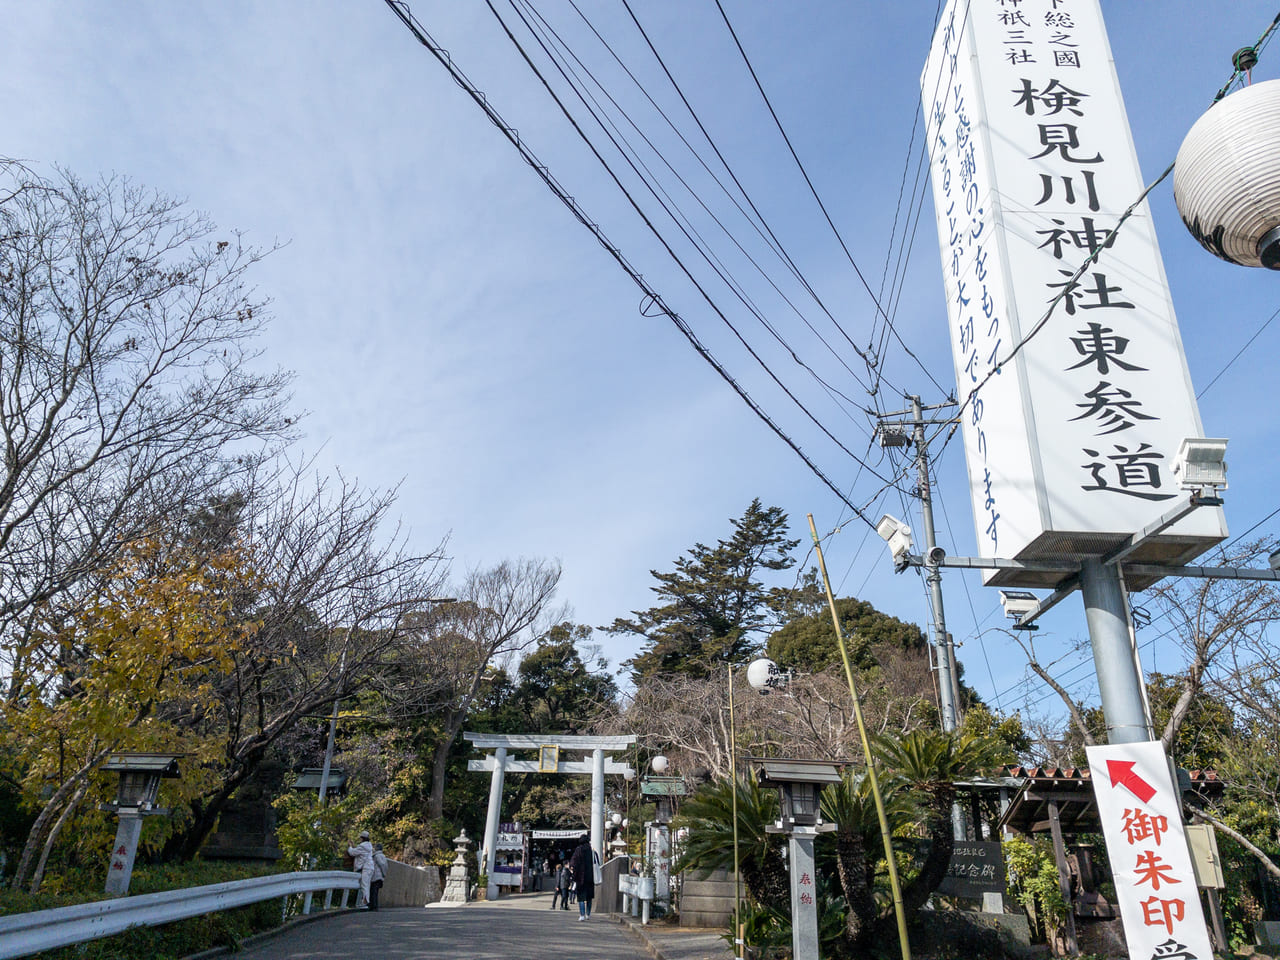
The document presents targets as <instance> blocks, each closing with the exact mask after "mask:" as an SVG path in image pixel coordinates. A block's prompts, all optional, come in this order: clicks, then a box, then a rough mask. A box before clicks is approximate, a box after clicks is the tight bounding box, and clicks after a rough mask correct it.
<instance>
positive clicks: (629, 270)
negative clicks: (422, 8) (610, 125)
mask: <svg viewBox="0 0 1280 960" xmlns="http://www.w3.org/2000/svg"><path fill="white" fill-rule="evenodd" d="M384 2H385V3H386V4H387V6H388V7H389V8H390V10H391V11H392V13H394V14H395V15H396V17H397V19H399V20H400V22H401V23H403V24H404V26H405V28H406V29H407V30H408V31H409V32H410V33H411V34H412V35H413V36H414V38H415V39H416V40H417V41H418V42H419V43H420V44H422V45H423V46H424V47H426V48H427V50H429V51H430V53H431V55H432V56H434V57H435V58H436V60H438V61H439V62H440V64H441V65H442V66H443V67H444V68H445V69H446V70H447V71H448V73H449V76H450V77H451V78H452V79H453V81H454V83H456V84H457V85H458V86H459V87H461V88H462V89H463V90H464V91H465V92H466V93H467V95H468V96H469V97H471V99H472V101H474V102H475V103H476V104H477V105H478V106H479V107H480V109H481V110H482V111H483V112H484V114H485V116H486V117H488V118H489V120H490V122H491V123H493V124H494V126H495V127H497V128H498V130H499V131H500V132H501V133H502V135H503V136H504V137H506V138H507V140H508V141H509V142H510V143H511V145H512V146H514V147H515V148H516V150H517V152H519V154H520V156H521V157H522V158H523V159H524V161H525V162H526V163H527V164H528V165H529V166H530V167H532V168H533V170H534V172H535V173H537V175H538V177H539V178H540V179H541V180H542V181H543V183H544V184H546V186H547V187H548V189H550V190H551V191H552V193H554V194H555V195H556V197H557V198H558V199H559V200H560V201H561V203H563V204H564V205H565V206H566V207H567V208H568V209H569V211H570V213H572V214H573V216H574V218H575V219H577V220H578V222H579V223H581V224H582V225H583V226H584V227H586V228H587V229H588V230H589V231H590V232H591V234H592V236H594V237H595V239H596V242H597V243H599V244H600V245H601V246H602V247H603V248H604V249H605V251H606V252H607V253H608V254H609V255H610V256H611V257H612V258H613V259H614V261H615V262H616V263H617V264H618V265H619V266H620V267H621V268H622V269H623V271H624V272H625V273H626V274H627V275H628V276H629V277H630V278H631V280H632V282H633V283H635V284H636V286H638V287H639V288H640V289H641V291H642V292H643V293H644V294H645V297H646V299H647V300H648V301H650V302H652V303H653V304H654V305H655V306H656V307H657V308H658V309H659V310H660V311H661V312H662V313H663V314H664V315H665V316H666V317H668V318H669V319H670V320H671V321H672V323H674V324H675V325H676V327H677V329H679V331H680V332H681V334H683V335H684V337H685V339H686V340H688V341H689V343H690V345H691V346H693V348H694V350H696V351H697V353H698V354H699V356H701V357H702V358H703V359H704V360H706V361H707V363H709V364H711V366H712V368H713V369H714V370H715V371H716V373H718V374H719V375H720V377H721V378H722V379H723V380H724V381H725V382H726V383H727V384H728V385H729V386H730V387H731V388H732V389H733V391H734V392H735V393H737V394H738V396H739V397H741V398H742V400H743V402H744V403H746V404H747V406H748V407H750V408H751V411H752V412H753V413H754V414H755V415H756V416H757V417H758V418H759V419H760V420H761V421H762V422H764V423H765V424H766V425H767V426H768V427H769V429H770V430H772V431H773V433H774V434H775V435H776V436H777V437H778V438H779V439H781V440H782V441H783V442H784V443H786V444H787V446H789V447H790V448H791V449H792V451H793V452H794V453H795V454H796V456H798V457H799V458H800V459H801V460H802V461H803V462H804V464H805V466H807V467H808V468H809V470H810V471H811V472H812V473H813V474H814V475H815V476H816V477H818V479H819V480H821V481H822V483H823V484H825V485H826V487H827V488H828V489H829V490H831V492H832V493H834V494H835V495H836V497H837V498H839V500H840V501H841V502H842V503H844V504H845V505H846V506H847V507H848V508H849V509H850V510H852V511H853V513H854V515H855V516H857V517H858V518H859V519H861V520H862V521H863V522H864V523H867V524H868V525H871V526H874V524H872V523H871V520H870V519H868V517H867V516H866V515H865V514H864V513H863V512H862V510H861V509H859V508H858V507H857V506H856V505H855V504H854V503H853V502H852V501H851V500H850V499H849V498H848V497H846V496H845V495H844V493H843V491H841V490H840V488H839V487H837V486H836V485H835V484H834V483H833V482H832V481H831V479H830V478H829V477H828V476H827V475H826V474H825V473H823V471H822V470H821V469H820V468H819V467H818V465H817V464H815V463H814V462H813V461H812V460H811V459H810V458H809V457H808V455H807V454H805V452H804V451H803V450H801V449H800V446H799V445H798V444H797V443H796V442H795V441H794V440H793V439H791V437H789V436H788V435H787V434H786V433H785V432H784V431H783V430H782V428H781V427H780V426H778V424H777V423H775V422H774V421H773V419H772V418H771V417H770V416H769V415H768V414H767V413H765V411H764V409H763V408H761V407H760V405H759V404H758V403H757V402H756V401H755V400H754V399H752V397H751V396H750V394H748V393H747V391H746V390H745V388H743V387H742V385H741V384H739V383H738V382H737V381H736V380H735V379H734V378H733V377H732V376H731V375H730V374H729V372H728V370H726V369H725V367H724V366H723V365H722V364H721V363H720V362H719V361H718V360H716V358H715V357H714V356H713V355H712V354H711V352H710V351H709V350H708V349H707V348H706V346H704V345H703V344H702V342H701V341H700V340H699V339H698V337H697V335H696V334H694V332H693V330H692V328H690V326H689V325H688V323H687V322H686V321H685V320H684V318H683V317H681V316H680V315H679V314H678V313H676V312H675V311H674V310H672V309H671V308H670V307H668V306H667V305H666V303H665V302H664V301H663V299H662V297H661V295H660V294H659V293H658V292H657V291H656V290H655V289H654V288H653V287H652V286H651V285H650V284H649V283H648V282H647V281H646V280H645V279H644V277H643V276H642V275H641V274H640V273H639V272H638V271H637V270H636V269H635V268H634V267H632V266H631V264H630V262H628V261H627V259H626V257H625V256H623V254H622V251H621V250H619V249H618V247H616V246H614V245H613V244H612V243H611V242H610V241H609V239H608V238H607V237H606V236H605V234H604V231H603V230H602V229H601V228H600V226H599V225H598V224H596V223H595V222H594V221H592V220H591V218H590V217H588V216H587V214H586V212H585V211H584V210H583V209H582V207H581V206H580V205H579V204H578V203H577V201H576V200H574V199H573V197H572V196H571V195H570V194H569V193H568V191H566V190H565V189H564V188H563V187H562V186H561V185H560V183H559V181H557V180H556V179H555V177H554V176H552V174H551V172H550V170H549V169H548V168H547V167H546V165H545V164H543V163H542V162H541V161H540V160H539V159H538V158H537V156H536V155H535V154H534V153H533V151H532V150H531V149H530V148H529V146H528V145H527V144H525V142H524V141H523V140H522V139H521V138H520V135H519V133H518V132H517V131H516V130H515V129H514V128H513V127H511V126H510V125H509V124H507V123H506V121H505V120H503V119H502V116H501V115H500V114H499V113H498V112H497V110H496V109H495V108H494V107H493V106H492V105H491V104H490V103H489V102H488V100H487V98H486V97H485V95H484V94H483V93H482V92H481V91H480V90H479V89H477V88H476V86H475V85H474V84H473V83H472V82H471V81H470V80H469V79H468V78H467V76H466V74H465V73H463V72H462V70H461V69H460V68H459V67H458V66H457V65H456V64H455V63H454V62H453V58H452V57H451V56H450V55H449V53H448V51H447V50H445V49H444V48H443V47H441V46H440V45H439V44H438V43H436V41H435V40H434V39H433V38H432V37H431V35H430V34H429V33H428V32H427V31H426V30H425V29H424V28H423V27H422V26H421V24H419V23H418V21H417V19H416V18H415V17H414V16H413V14H412V12H411V11H410V9H409V6H408V4H407V3H405V2H404V0H384ZM571 122H572V120H571ZM624 194H626V191H625V190H624ZM626 195H627V197H628V200H630V201H631V203H632V206H633V207H634V208H635V209H636V212H637V213H638V214H639V216H640V217H641V219H642V220H643V221H644V222H645V224H646V226H648V227H649V229H650V230H651V231H652V232H654V234H655V236H657V237H658V240H659V242H660V243H662V244H663V246H664V247H665V248H666V250H667V252H668V254H669V255H670V256H671V258H672V259H673V260H674V261H675V262H676V263H677V264H678V265H679V266H680V267H681V269H682V270H684V272H685V273H686V276H688V275H689V274H688V271H687V270H686V269H685V268H684V266H683V263H681V261H680V259H679V257H677V256H676V254H675V252H674V251H673V250H672V249H671V248H670V246H669V245H668V244H667V243H666V241H665V240H663V239H662V237H661V235H660V234H658V233H657V231H656V230H654V228H653V225H652V224H651V223H650V222H649V220H648V218H647V217H646V216H645V214H644V212H643V211H642V210H640V209H639V208H638V206H637V205H636V204H635V202H634V200H631V198H630V195H629V194H626ZM695 285H696V283H695ZM698 289H699V292H700V293H702V295H703V297H704V299H707V300H708V302H710V299H709V297H708V296H707V294H706V292H705V291H704V290H702V288H701V287H698ZM711 306H712V309H716V308H715V305H714V303H711ZM717 312H718V311H717Z"/></svg>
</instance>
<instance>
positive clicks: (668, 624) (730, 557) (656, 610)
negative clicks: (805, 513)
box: [607, 499, 800, 679]
mask: <svg viewBox="0 0 1280 960" xmlns="http://www.w3.org/2000/svg"><path fill="white" fill-rule="evenodd" d="M731 522H732V524H733V535H732V536H731V537H730V538H729V539H727V540H719V541H717V543H716V545H715V546H714V547H708V546H706V545H705V544H702V543H696V544H694V546H693V548H692V549H690V550H689V552H688V555H687V556H684V557H680V558H679V559H677V560H676V562H675V570H674V571H672V572H670V573H659V572H658V571H656V570H654V571H651V573H652V574H653V577H654V579H655V580H657V581H658V585H657V586H655V587H652V588H651V589H652V590H653V592H654V593H656V594H657V595H658V597H659V598H660V599H661V600H662V601H664V602H663V603H661V604H659V605H658V606H655V607H650V608H649V609H648V610H644V611H635V612H634V618H635V619H632V620H625V619H622V618H618V619H617V620H615V621H614V622H613V625H612V626H611V627H608V628H607V629H608V631H609V632H610V633H632V634H636V635H638V636H640V637H643V638H644V641H645V649H644V650H643V651H642V652H641V653H640V654H638V655H637V656H636V657H634V658H632V659H631V660H628V661H627V662H626V666H629V667H631V668H632V673H633V676H634V677H635V678H636V679H640V678H643V677H646V676H654V675H658V676H662V675H669V674H672V673H686V674H689V675H692V676H697V677H705V676H709V675H711V674H712V673H713V672H714V671H715V670H716V669H717V668H723V665H724V664H725V663H735V664H741V663H746V662H747V661H748V660H749V659H750V658H751V657H752V656H753V655H755V654H756V653H757V652H758V651H759V640H758V638H759V636H760V635H761V634H762V633H764V632H765V631H766V630H767V629H768V626H769V624H770V622H771V620H772V618H773V617H774V615H776V614H777V613H778V612H779V611H781V610H782V609H783V608H784V607H785V606H786V605H787V603H788V601H789V600H790V599H791V594H792V591H790V590H787V589H784V588H780V587H772V588H770V587H766V586H765V585H764V583H763V582H762V581H761V580H759V579H758V576H759V575H760V573H762V572H764V571H782V570H788V569H790V568H791V567H792V566H794V565H795V558H794V557H792V556H791V551H792V550H794V549H795V548H796V545H797V544H798V543H799V542H800V541H798V540H791V539H788V537H787V536H786V530H787V515H786V513H785V512H783V510H782V509H781V508H780V507H767V508H765V507H762V506H761V504H760V501H759V499H755V500H752V501H751V505H750V506H748V507H747V510H746V512H745V513H744V514H743V515H742V516H741V517H739V518H738V519H737V520H733V521H731Z"/></svg>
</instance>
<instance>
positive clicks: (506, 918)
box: [237, 894, 731, 960]
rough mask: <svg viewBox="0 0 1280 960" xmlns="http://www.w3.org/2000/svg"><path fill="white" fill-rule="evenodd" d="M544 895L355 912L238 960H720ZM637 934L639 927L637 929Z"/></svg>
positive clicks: (723, 951) (670, 934)
mask: <svg viewBox="0 0 1280 960" xmlns="http://www.w3.org/2000/svg"><path fill="white" fill-rule="evenodd" d="M550 902H551V901H550V894H524V895H522V896H516V897H511V898H504V899H503V900H502V901H500V902H498V903H493V904H488V903H471V904H467V905H466V906H463V907H453V908H449V907H431V908H426V909H424V908H413V907H403V908H399V909H386V910H379V911H377V912H376V913H369V912H367V911H357V912H351V913H345V914H341V915H339V916H333V917H327V918H324V919H321V920H317V921H315V922H313V923H306V924H302V925H301V926H297V927H294V928H293V929H291V930H289V931H287V932H285V933H282V934H280V935H278V936H274V937H271V938H269V939H266V940H263V941H260V942H258V943H255V944H252V945H250V946H247V947H245V948H244V949H243V950H242V951H240V952H239V953H237V956H238V957H240V958H243V960H427V958H430V960H652V958H653V957H655V956H656V957H660V958H665V960H704V958H706V960H723V958H726V957H730V955H731V954H730V951H729V949H728V947H726V946H725V945H724V941H723V940H720V939H719V938H718V936H717V934H716V933H715V932H703V931H697V932H692V931H680V930H677V929H659V928H658V927H657V925H654V924H650V925H649V927H646V928H645V929H644V933H643V935H641V934H639V933H638V932H636V931H635V930H633V927H632V925H629V924H625V923H619V922H618V919H617V917H616V916H609V915H603V914H597V915H596V916H593V917H592V918H591V919H590V920H588V921H586V922H585V923H580V922H578V913H577V908H576V907H573V906H571V907H570V909H569V910H568V911H563V910H554V911H553V910H550V909H549V907H550ZM636 927H638V924H637V925H636Z"/></svg>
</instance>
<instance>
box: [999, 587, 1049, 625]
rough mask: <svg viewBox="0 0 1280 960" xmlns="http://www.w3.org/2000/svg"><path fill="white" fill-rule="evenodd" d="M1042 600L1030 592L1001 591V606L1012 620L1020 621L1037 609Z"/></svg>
mask: <svg viewBox="0 0 1280 960" xmlns="http://www.w3.org/2000/svg"><path fill="white" fill-rule="evenodd" d="M1039 603H1040V600H1039V598H1038V597H1036V595H1035V594H1034V593H1031V592H1030V591H1028V590H1001V591H1000V606H1002V607H1004V615H1005V616H1006V617H1008V618H1009V619H1010V620H1020V619H1021V618H1022V617H1025V616H1026V615H1027V614H1028V613H1030V612H1031V611H1032V610H1034V609H1035V608H1036V606H1037V605H1038V604H1039Z"/></svg>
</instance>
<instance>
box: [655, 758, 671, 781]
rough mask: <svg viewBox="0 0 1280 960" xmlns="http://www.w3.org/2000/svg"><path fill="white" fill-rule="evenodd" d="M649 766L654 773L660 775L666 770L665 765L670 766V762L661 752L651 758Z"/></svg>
mask: <svg viewBox="0 0 1280 960" xmlns="http://www.w3.org/2000/svg"><path fill="white" fill-rule="evenodd" d="M650 766H652V767H653V772H654V773H656V774H657V775H658V776H662V775H663V774H664V773H666V772H667V767H669V766H670V762H669V761H668V760H667V758H666V757H664V756H663V755H662V754H658V755H657V756H656V757H654V758H653V760H651V761H650Z"/></svg>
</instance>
